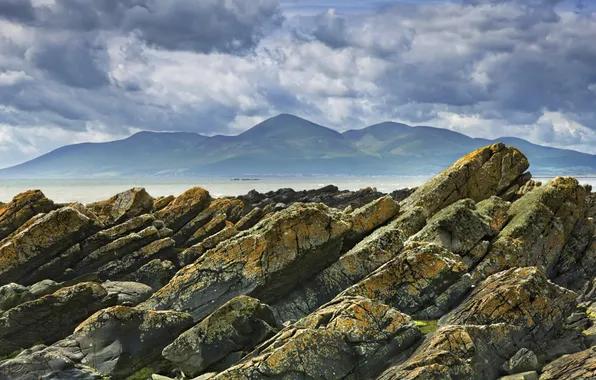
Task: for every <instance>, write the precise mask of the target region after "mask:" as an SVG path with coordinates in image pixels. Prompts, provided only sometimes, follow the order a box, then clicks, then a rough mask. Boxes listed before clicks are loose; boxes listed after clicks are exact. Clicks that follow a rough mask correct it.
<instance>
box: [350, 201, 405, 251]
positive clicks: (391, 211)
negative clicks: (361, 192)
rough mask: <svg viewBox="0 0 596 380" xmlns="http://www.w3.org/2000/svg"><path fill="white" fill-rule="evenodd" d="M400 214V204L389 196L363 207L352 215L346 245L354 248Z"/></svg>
mask: <svg viewBox="0 0 596 380" xmlns="http://www.w3.org/2000/svg"><path fill="white" fill-rule="evenodd" d="M398 213H399V203H397V202H396V201H394V200H393V198H391V196H389V195H387V196H385V197H383V198H379V199H377V200H375V201H372V202H370V203H369V204H367V205H365V206H362V207H360V208H358V209H356V210H354V212H352V213H351V215H350V216H351V218H352V228H351V231H350V233H349V234H348V236H346V244H347V245H348V246H353V245H355V244H356V243H357V242H359V241H360V240H362V238H364V237H365V236H366V235H368V234H369V233H371V232H372V231H374V230H375V229H376V228H378V227H379V226H381V225H383V224H384V223H386V222H387V221H389V220H391V219H393V218H394V217H395V216H396V215H397V214H398Z"/></svg>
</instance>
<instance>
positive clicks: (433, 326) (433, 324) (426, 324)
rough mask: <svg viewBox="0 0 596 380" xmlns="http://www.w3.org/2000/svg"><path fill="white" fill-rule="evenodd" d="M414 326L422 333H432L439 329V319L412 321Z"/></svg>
mask: <svg viewBox="0 0 596 380" xmlns="http://www.w3.org/2000/svg"><path fill="white" fill-rule="evenodd" d="M414 323H416V326H418V328H419V329H420V332H422V333H423V334H424V335H427V334H430V333H433V332H435V331H437V330H438V329H439V320H438V319H435V320H432V321H414Z"/></svg>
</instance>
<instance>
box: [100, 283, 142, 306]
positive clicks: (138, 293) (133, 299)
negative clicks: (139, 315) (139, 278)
mask: <svg viewBox="0 0 596 380" xmlns="http://www.w3.org/2000/svg"><path fill="white" fill-rule="evenodd" d="M102 287H103V288H104V289H105V290H106V291H107V292H108V296H113V297H115V298H116V304H117V305H123V306H137V305H138V304H140V303H141V302H143V301H145V300H146V299H147V298H149V297H151V294H153V289H151V287H150V286H148V285H145V284H139V283H137V282H125V281H108V282H106V283H104V284H102Z"/></svg>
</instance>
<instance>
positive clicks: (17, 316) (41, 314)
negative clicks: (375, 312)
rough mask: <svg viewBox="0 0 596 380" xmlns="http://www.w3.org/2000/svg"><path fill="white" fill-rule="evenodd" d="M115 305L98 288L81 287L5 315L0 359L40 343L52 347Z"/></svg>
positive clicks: (0, 324)
mask: <svg viewBox="0 0 596 380" xmlns="http://www.w3.org/2000/svg"><path fill="white" fill-rule="evenodd" d="M115 301H116V299H115V297H109V296H108V292H107V291H106V290H105V289H104V288H103V287H102V286H101V285H99V284H95V283H82V284H78V285H75V286H72V287H68V288H62V289H60V290H58V291H57V292H55V293H53V294H49V295H47V296H44V297H41V298H39V299H36V300H32V301H28V302H25V303H23V304H20V305H18V306H16V307H14V308H12V309H10V310H8V311H5V312H4V313H3V314H2V315H1V316H0V342H1V344H0V356H1V355H7V354H9V353H11V352H13V351H15V350H18V349H20V348H29V347H32V346H33V345H34V344H37V343H40V342H42V343H44V344H51V343H54V342H56V341H58V340H60V339H62V338H64V337H66V336H68V335H69V334H70V333H71V332H72V331H73V330H74V328H75V327H76V326H77V325H78V324H79V323H81V322H82V321H84V320H85V319H86V318H87V317H89V316H90V315H91V314H93V313H94V312H96V311H98V310H100V309H102V308H104V307H108V306H111V305H113V304H114V303H115Z"/></svg>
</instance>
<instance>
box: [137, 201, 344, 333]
mask: <svg viewBox="0 0 596 380" xmlns="http://www.w3.org/2000/svg"><path fill="white" fill-rule="evenodd" d="M349 229H350V223H349V221H346V220H345V216H344V214H343V213H341V212H340V211H335V210H332V209H329V208H327V207H326V206H324V205H321V204H294V205H292V206H290V207H289V208H288V209H286V210H284V211H281V212H279V213H277V214H275V215H274V216H272V217H271V218H269V219H268V220H267V221H266V222H261V223H259V224H258V225H257V226H256V227H255V228H253V229H250V230H248V231H244V232H242V233H240V234H238V235H236V236H235V237H234V238H232V239H230V240H227V241H225V242H223V243H222V244H219V245H218V246H217V247H216V248H214V249H212V250H210V251H208V252H206V253H205V254H204V255H203V256H202V257H201V258H199V259H198V260H197V261H196V262H195V263H194V264H192V265H189V266H186V267H185V268H183V269H182V270H180V271H179V272H178V273H177V274H176V276H175V277H174V278H173V279H172V280H171V281H170V282H169V283H168V285H166V286H164V287H163V288H162V289H160V290H159V291H157V292H156V293H155V294H154V295H153V296H152V297H151V298H149V300H147V301H145V302H144V303H143V304H141V307H143V308H145V309H148V310H167V309H173V310H178V311H185V312H188V313H190V314H191V315H192V316H193V318H195V320H197V321H199V320H202V319H203V318H205V317H206V316H207V315H209V314H210V313H211V312H213V311H214V310H215V309H216V308H218V307H219V306H221V305H223V304H224V303H225V302H227V301H229V300H230V299H232V298H234V297H236V296H238V295H249V296H252V297H255V298H258V299H260V300H261V301H263V302H266V303H268V302H270V301H274V300H275V299H279V298H281V297H283V296H284V294H286V293H288V292H289V291H290V290H291V289H292V288H293V287H295V286H296V283H298V282H299V281H300V280H302V279H304V278H308V277H309V276H313V275H314V274H316V273H318V272H319V271H321V270H322V269H323V268H325V267H327V266H328V265H329V264H330V263H332V262H333V261H335V260H336V259H337V258H338V257H339V256H340V252H341V247H342V242H343V237H344V236H345V234H346V232H347V231H349Z"/></svg>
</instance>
